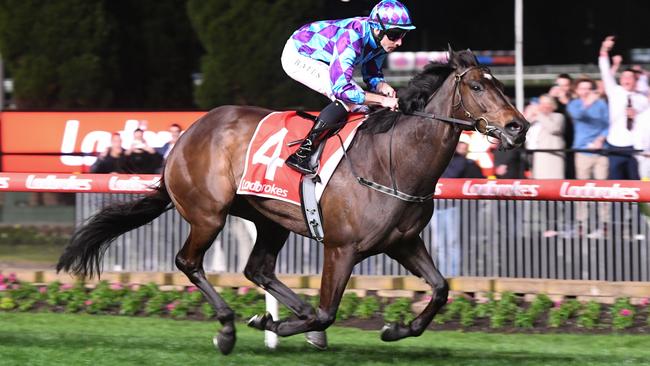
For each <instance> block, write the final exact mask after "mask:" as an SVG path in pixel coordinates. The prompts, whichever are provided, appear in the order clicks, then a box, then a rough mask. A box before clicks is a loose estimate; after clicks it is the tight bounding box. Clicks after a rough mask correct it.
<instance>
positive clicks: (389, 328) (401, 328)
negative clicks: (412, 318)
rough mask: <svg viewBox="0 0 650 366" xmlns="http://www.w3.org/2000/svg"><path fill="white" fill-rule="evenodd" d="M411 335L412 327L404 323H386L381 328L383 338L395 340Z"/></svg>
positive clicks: (384, 339)
mask: <svg viewBox="0 0 650 366" xmlns="http://www.w3.org/2000/svg"><path fill="white" fill-rule="evenodd" d="M410 335H411V329H410V328H409V327H407V326H405V325H402V324H397V323H393V324H386V325H384V327H383V328H381V340H382V341H384V342H393V341H397V340H400V339H402V338H406V337H408V336H410Z"/></svg>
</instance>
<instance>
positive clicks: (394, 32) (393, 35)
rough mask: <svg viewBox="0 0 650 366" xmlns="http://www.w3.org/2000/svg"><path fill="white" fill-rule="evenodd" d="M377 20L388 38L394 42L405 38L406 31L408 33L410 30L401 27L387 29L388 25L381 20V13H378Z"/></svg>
mask: <svg viewBox="0 0 650 366" xmlns="http://www.w3.org/2000/svg"><path fill="white" fill-rule="evenodd" d="M377 20H378V21H379V25H380V26H381V31H382V33H383V34H385V35H386V38H388V39H389V40H390V41H392V42H397V41H399V40H400V39H402V38H404V36H405V35H406V33H408V30H406V29H400V28H391V29H386V26H385V25H384V22H382V21H381V18H380V17H379V14H377Z"/></svg>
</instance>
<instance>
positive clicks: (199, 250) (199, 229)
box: [176, 217, 236, 355]
mask: <svg viewBox="0 0 650 366" xmlns="http://www.w3.org/2000/svg"><path fill="white" fill-rule="evenodd" d="M224 223H225V217H224V218H222V219H219V220H218V222H211V223H207V222H205V223H203V224H197V223H192V224H191V228H190V235H189V237H188V238H187V240H186V241H185V245H183V248H182V249H181V250H180V251H179V252H178V254H177V255H176V266H177V267H178V268H179V269H180V270H181V271H183V273H185V275H186V276H187V277H188V278H189V279H190V281H191V282H192V283H193V284H195V285H196V287H198V288H199V289H200V290H201V292H202V293H203V296H205V298H206V299H207V300H208V302H209V303H210V304H211V305H212V306H213V307H214V309H215V310H216V316H217V319H219V321H220V322H221V324H222V328H221V331H219V334H217V335H216V336H215V337H214V343H215V345H216V346H217V347H218V348H219V350H220V351H221V353H223V354H224V355H227V354H229V353H230V352H231V351H232V349H233V347H234V346H235V340H236V337H235V324H234V320H235V313H234V312H233V311H232V309H231V308H230V307H229V306H228V304H226V302H225V301H223V299H222V298H221V296H219V294H218V293H217V292H216V291H215V290H214V287H212V285H211V284H210V282H208V280H207V278H206V277H205V271H204V270H203V257H204V255H205V252H206V251H207V250H208V248H210V246H211V245H212V242H213V241H214V239H215V238H216V237H217V235H218V234H219V232H220V231H221V229H222V228H223V225H224Z"/></svg>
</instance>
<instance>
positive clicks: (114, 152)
mask: <svg viewBox="0 0 650 366" xmlns="http://www.w3.org/2000/svg"><path fill="white" fill-rule="evenodd" d="M144 127H146V126H142V127H141V128H138V129H136V130H135V131H133V138H132V142H131V144H130V145H129V146H127V147H126V148H125V147H124V144H123V141H122V136H121V135H120V134H119V133H118V132H115V133H114V134H113V135H112V136H111V146H109V147H108V148H107V149H106V150H105V151H102V152H101V153H100V154H99V156H97V161H96V162H95V163H94V164H93V165H92V166H91V167H90V172H91V173H138V174H154V173H161V171H162V166H163V163H164V161H165V159H167V156H168V155H169V152H170V151H171V149H172V148H173V147H174V144H175V143H176V141H177V140H178V137H179V136H180V135H181V133H182V128H181V126H180V125H178V124H176V123H174V124H172V125H170V126H169V133H170V135H171V139H170V140H169V141H168V142H167V143H165V144H164V145H163V146H162V147H159V148H154V147H152V146H151V145H149V143H148V142H147V141H146V140H145V138H144V130H143V128H144Z"/></svg>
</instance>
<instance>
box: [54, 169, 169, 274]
mask: <svg viewBox="0 0 650 366" xmlns="http://www.w3.org/2000/svg"><path fill="white" fill-rule="evenodd" d="M170 203H171V198H170V197H169V193H167V189H166V188H165V184H164V182H163V181H162V180H161V181H160V187H158V188H157V189H156V191H155V192H154V193H152V194H149V195H147V196H146V197H144V198H142V199H139V200H137V201H132V202H126V203H118V204H113V205H110V206H107V207H105V208H103V209H102V210H101V211H99V213H97V214H95V215H94V216H92V217H91V218H90V219H88V221H87V222H86V223H85V224H84V225H83V226H81V227H79V228H78V229H77V230H76V231H75V232H74V234H73V235H72V238H71V239H70V243H68V245H67V246H66V247H65V250H64V251H63V254H62V255H61V258H59V263H58V264H57V265H56V270H57V272H59V271H61V270H64V271H65V272H70V273H73V274H75V275H77V276H79V277H81V278H86V277H88V278H92V277H93V276H94V275H95V274H96V275H97V276H99V274H100V271H101V269H100V264H101V260H102V257H103V256H104V253H105V252H106V249H108V246H109V245H110V244H111V243H112V242H113V241H114V240H115V239H116V238H117V237H118V236H120V235H122V234H124V233H126V232H128V231H131V230H133V229H135V228H137V227H140V226H142V225H144V224H147V223H149V222H151V221H153V219H155V218H156V217H158V216H160V215H162V213H163V212H165V211H167V210H168V209H170V208H171V206H169V204H170ZM168 206H169V207H168Z"/></svg>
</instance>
